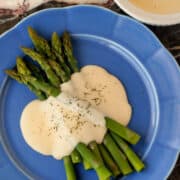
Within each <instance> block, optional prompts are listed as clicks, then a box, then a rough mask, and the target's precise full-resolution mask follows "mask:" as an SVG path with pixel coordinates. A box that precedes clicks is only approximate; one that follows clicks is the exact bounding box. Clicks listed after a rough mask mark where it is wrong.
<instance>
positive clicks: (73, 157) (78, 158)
mask: <svg viewBox="0 0 180 180" xmlns="http://www.w3.org/2000/svg"><path fill="white" fill-rule="evenodd" d="M71 160H72V162H73V163H74V164H76V163H80V162H81V155H80V154H79V152H78V151H77V150H76V149H74V150H73V152H72V153H71Z"/></svg>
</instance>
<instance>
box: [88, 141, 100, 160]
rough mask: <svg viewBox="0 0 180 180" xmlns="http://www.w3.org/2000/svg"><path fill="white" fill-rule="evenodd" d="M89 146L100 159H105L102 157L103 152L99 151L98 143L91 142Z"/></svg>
mask: <svg viewBox="0 0 180 180" xmlns="http://www.w3.org/2000/svg"><path fill="white" fill-rule="evenodd" d="M89 147H90V149H91V151H92V152H93V153H94V154H95V155H96V157H97V158H98V159H99V161H101V162H102V163H103V159H102V157H101V154H100V152H99V147H98V145H97V143H96V142H95V141H93V142H91V143H90V144H89Z"/></svg>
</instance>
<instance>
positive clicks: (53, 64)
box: [48, 60, 69, 82]
mask: <svg viewBox="0 0 180 180" xmlns="http://www.w3.org/2000/svg"><path fill="white" fill-rule="evenodd" d="M48 62H49V64H50V65H51V67H52V69H53V70H54V71H55V72H56V74H57V75H58V77H59V78H60V79H61V81H62V82H66V81H68V80H69V77H67V76H66V73H65V72H64V70H63V69H62V68H61V66H60V65H59V64H58V63H57V62H56V61H54V60H49V61H48Z"/></svg>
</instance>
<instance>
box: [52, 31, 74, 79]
mask: <svg viewBox="0 0 180 180" xmlns="http://www.w3.org/2000/svg"><path fill="white" fill-rule="evenodd" d="M51 46H52V49H53V52H54V53H55V55H56V57H57V59H58V60H59V63H60V65H61V66H62V68H63V69H64V71H65V72H66V75H67V77H70V75H71V70H70V69H69V67H68V66H67V65H66V63H65V60H64V57H63V56H64V55H63V51H62V43H61V41H60V39H59V36H58V34H57V33H56V32H54V33H53V34H52V37H51Z"/></svg>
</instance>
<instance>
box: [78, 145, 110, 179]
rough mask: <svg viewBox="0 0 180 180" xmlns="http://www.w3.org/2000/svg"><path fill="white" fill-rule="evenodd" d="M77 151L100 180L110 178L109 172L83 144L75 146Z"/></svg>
mask: <svg viewBox="0 0 180 180" xmlns="http://www.w3.org/2000/svg"><path fill="white" fill-rule="evenodd" d="M76 149H77V151H79V153H80V154H81V156H82V157H83V158H84V159H86V160H87V161H88V162H89V163H90V164H91V166H92V167H93V168H94V169H95V171H96V173H97V175H98V177H99V179H100V180H103V179H107V178H109V177H110V176H111V172H110V171H109V170H108V169H107V168H106V167H105V166H104V164H103V163H102V162H101V161H99V159H98V158H97V156H96V155H95V154H94V153H93V152H92V151H91V150H90V149H89V148H88V147H86V145H85V144H83V143H79V144H78V145H77V146H76Z"/></svg>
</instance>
